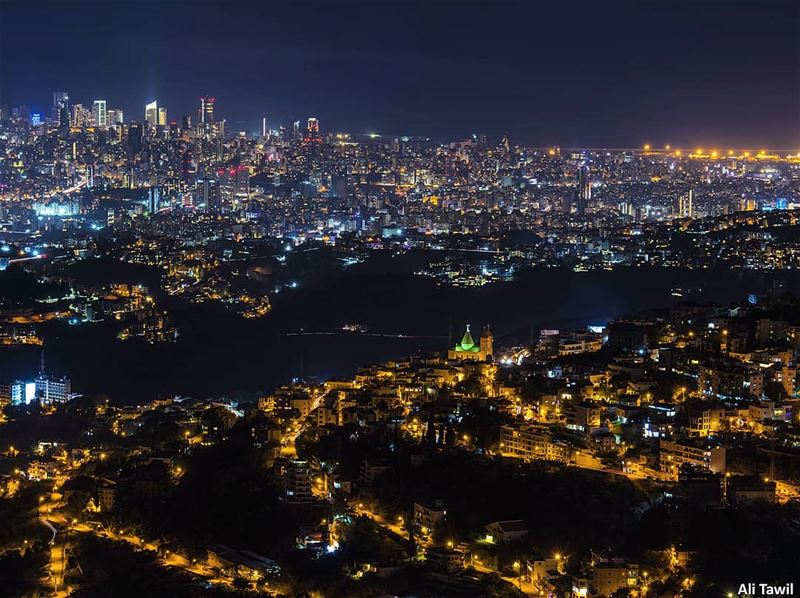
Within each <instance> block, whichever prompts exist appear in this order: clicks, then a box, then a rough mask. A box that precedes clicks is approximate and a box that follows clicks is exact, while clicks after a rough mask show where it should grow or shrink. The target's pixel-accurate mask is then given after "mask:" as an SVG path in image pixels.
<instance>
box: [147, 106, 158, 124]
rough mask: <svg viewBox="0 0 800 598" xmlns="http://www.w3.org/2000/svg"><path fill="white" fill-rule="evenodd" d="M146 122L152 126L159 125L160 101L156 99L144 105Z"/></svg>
mask: <svg viewBox="0 0 800 598" xmlns="http://www.w3.org/2000/svg"><path fill="white" fill-rule="evenodd" d="M144 122H145V123H146V124H147V125H148V126H150V127H155V126H156V125H158V102H157V101H156V100H153V101H152V102H150V103H149V104H147V105H146V106H145V107H144Z"/></svg>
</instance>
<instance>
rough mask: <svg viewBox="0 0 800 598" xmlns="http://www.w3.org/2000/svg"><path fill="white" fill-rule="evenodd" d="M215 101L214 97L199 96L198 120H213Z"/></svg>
mask: <svg viewBox="0 0 800 598" xmlns="http://www.w3.org/2000/svg"><path fill="white" fill-rule="evenodd" d="M216 102H217V100H216V98H208V97H206V98H200V112H199V117H198V120H199V121H200V122H201V123H213V122H214V104H215V103H216Z"/></svg>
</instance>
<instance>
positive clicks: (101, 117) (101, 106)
mask: <svg viewBox="0 0 800 598" xmlns="http://www.w3.org/2000/svg"><path fill="white" fill-rule="evenodd" d="M92 116H93V117H94V126H95V127H101V128H105V127H107V126H108V109H107V107H106V101H105V100H95V101H94V102H93V104H92Z"/></svg>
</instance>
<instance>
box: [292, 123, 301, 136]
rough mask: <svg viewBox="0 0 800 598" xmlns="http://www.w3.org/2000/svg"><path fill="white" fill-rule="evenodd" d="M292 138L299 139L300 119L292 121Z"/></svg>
mask: <svg viewBox="0 0 800 598" xmlns="http://www.w3.org/2000/svg"><path fill="white" fill-rule="evenodd" d="M292 139H300V121H299V120H296V121H294V122H293V123H292Z"/></svg>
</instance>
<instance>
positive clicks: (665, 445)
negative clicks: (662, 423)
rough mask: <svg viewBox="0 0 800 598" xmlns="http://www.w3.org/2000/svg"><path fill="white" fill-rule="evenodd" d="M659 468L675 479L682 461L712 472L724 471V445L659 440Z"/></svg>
mask: <svg viewBox="0 0 800 598" xmlns="http://www.w3.org/2000/svg"><path fill="white" fill-rule="evenodd" d="M659 451H660V453H661V455H660V463H661V470H662V471H666V472H669V473H671V474H672V475H673V476H675V478H676V479H677V476H678V473H679V471H680V468H681V465H683V464H684V463H686V464H689V465H692V466H694V467H699V468H701V469H707V470H710V471H713V472H714V473H724V472H725V447H722V446H711V445H708V444H705V443H702V442H697V443H693V442H689V441H672V440H664V439H660V440H659Z"/></svg>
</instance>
